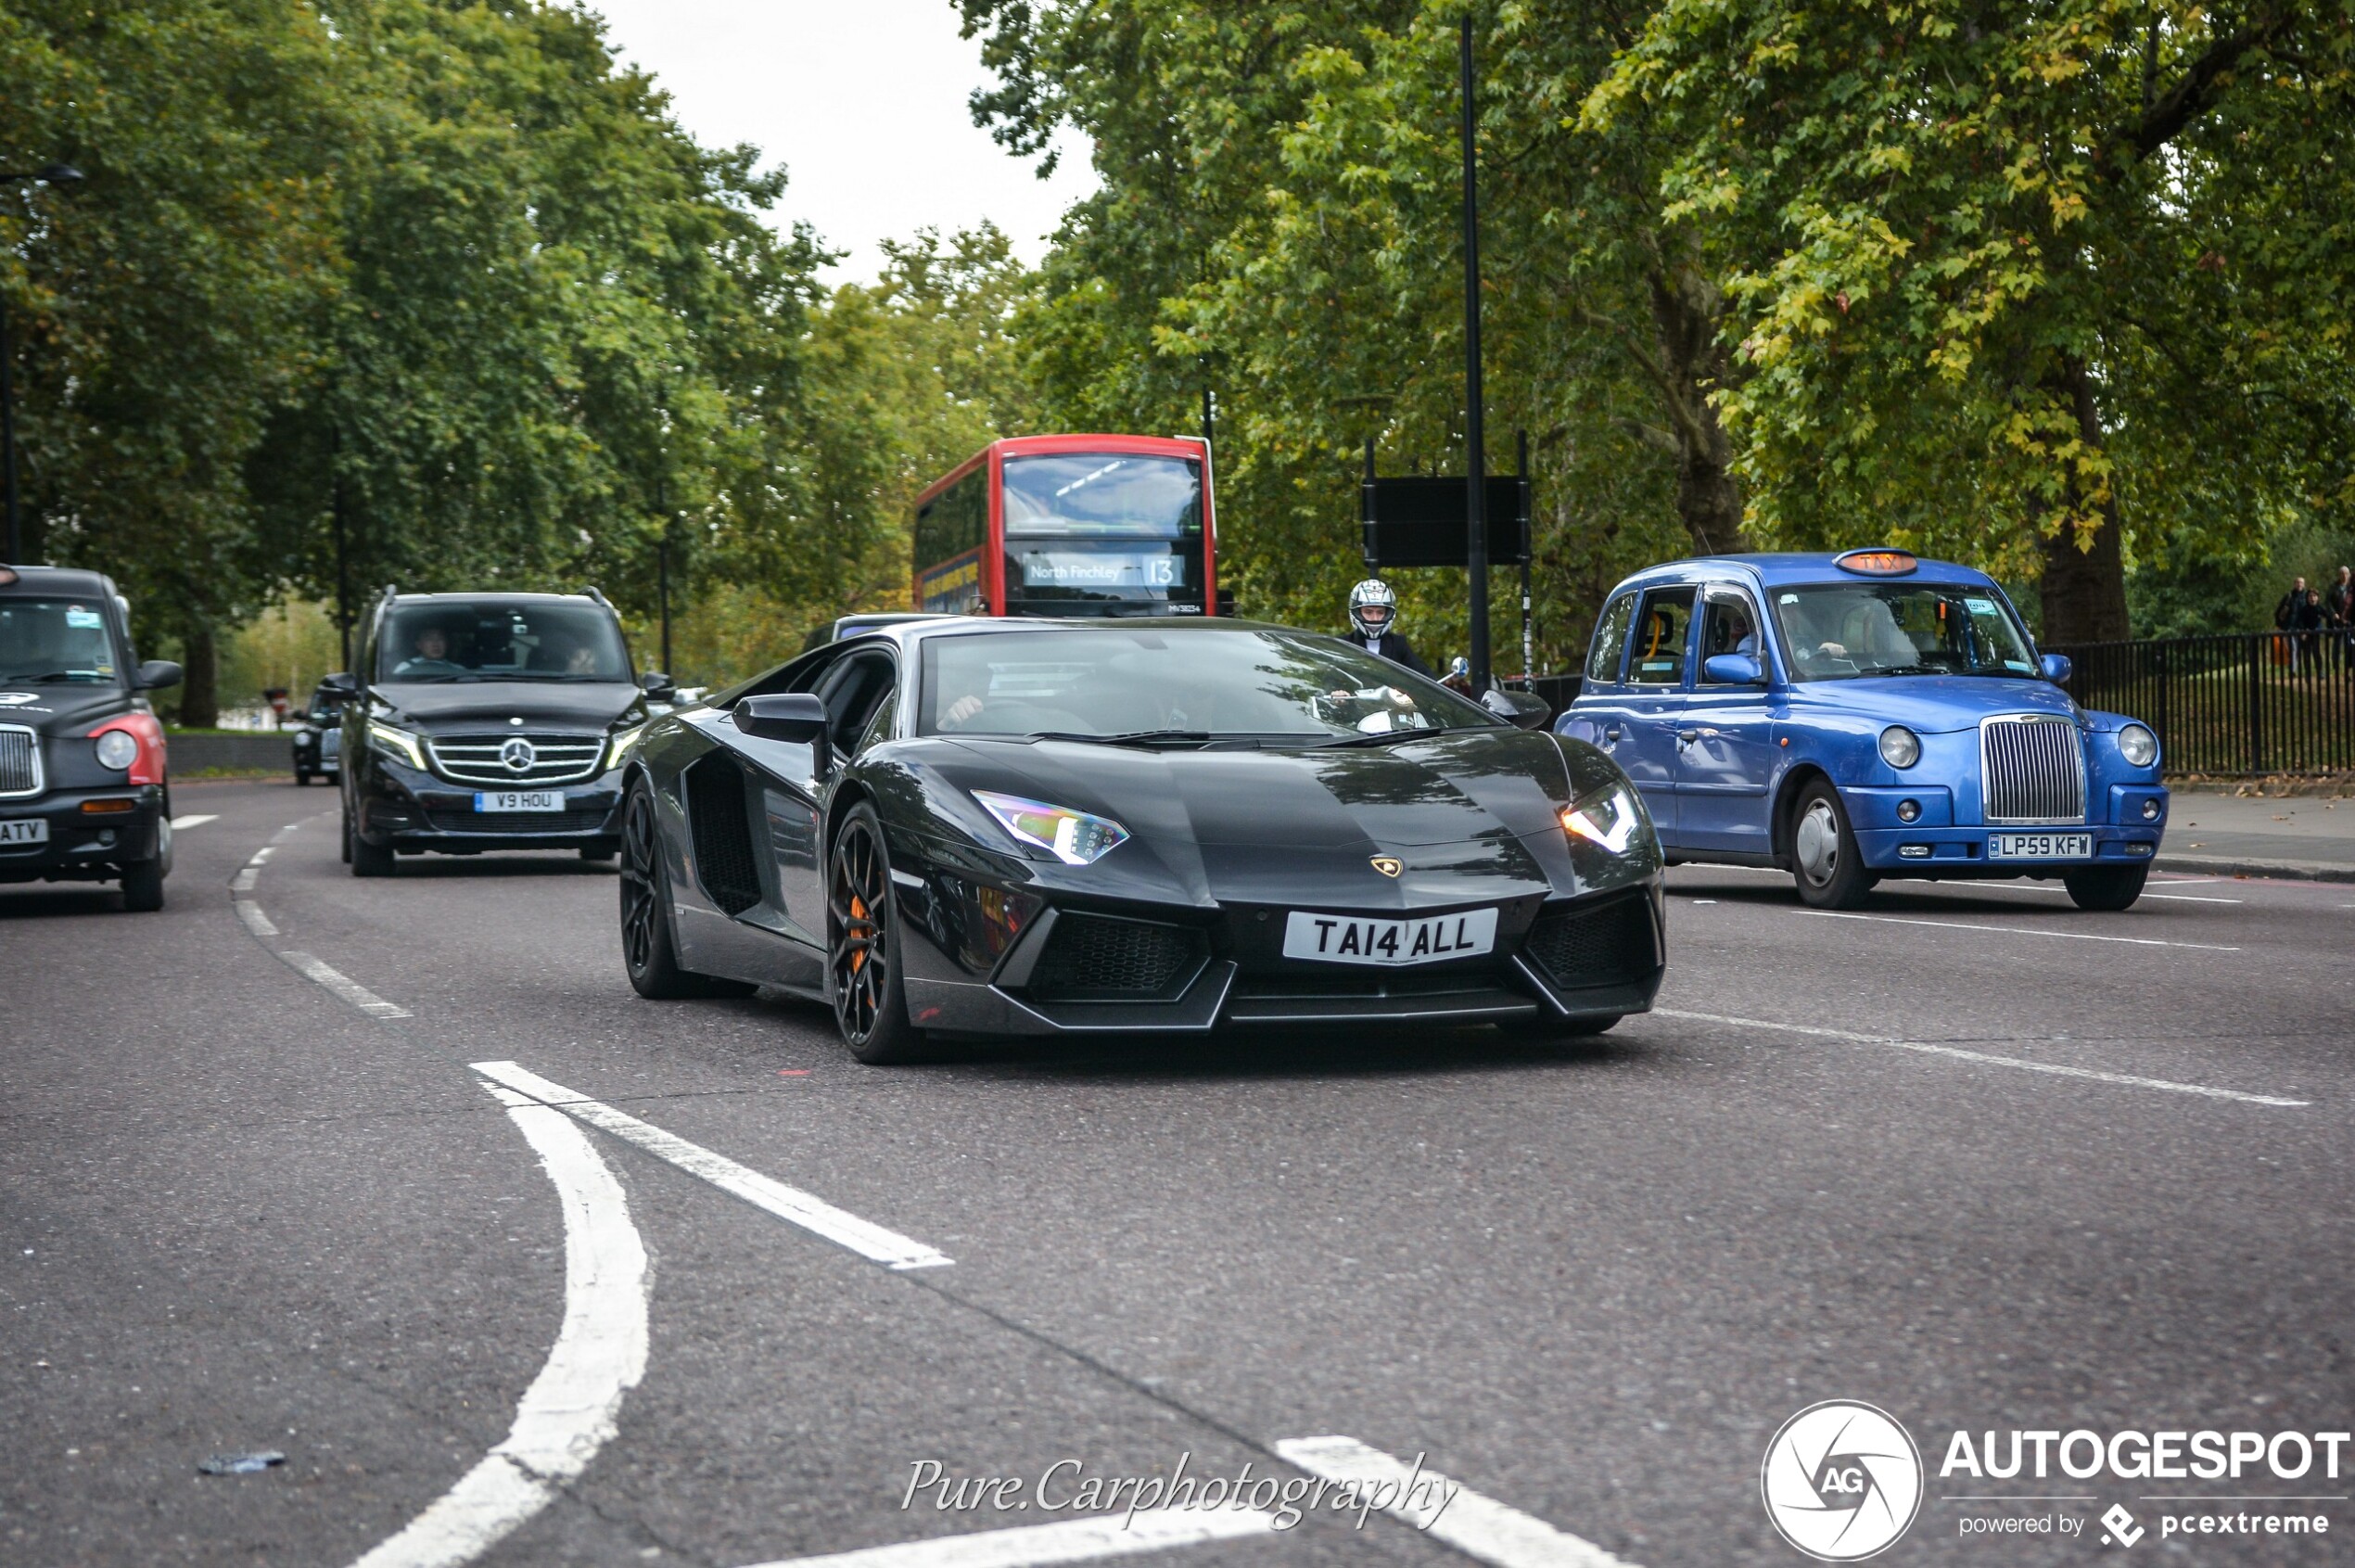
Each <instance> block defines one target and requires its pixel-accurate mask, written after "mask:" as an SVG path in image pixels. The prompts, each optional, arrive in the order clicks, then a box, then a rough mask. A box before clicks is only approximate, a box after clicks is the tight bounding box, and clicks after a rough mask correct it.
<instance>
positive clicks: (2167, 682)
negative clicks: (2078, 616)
mask: <svg viewBox="0 0 2355 1568" xmlns="http://www.w3.org/2000/svg"><path fill="white" fill-rule="evenodd" d="M2044 651H2045V652H2047V653H2055V654H2065V655H2067V656H2068V657H2069V662H2070V664H2071V665H2072V666H2074V668H2073V669H2071V670H2070V672H2069V695H2071V696H2073V697H2075V698H2076V699H2077V700H2078V702H2079V703H2080V704H2081V705H2083V706H2084V707H2086V708H2099V709H2103V710H2106V711H2108V712H2112V713H2123V714H2126V715H2128V716H2129V717H2132V718H2135V719H2139V720H2142V721H2143V722H2145V724H2148V725H2149V726H2150V727H2151V728H2152V729H2153V730H2155V731H2157V732H2158V741H2159V746H2160V747H2161V758H2162V763H2161V765H2162V766H2163V767H2164V768H2165V769H2166V771H2168V772H2170V773H2207V774H2221V775H2228V776H2247V775H2251V774H2258V773H2324V772H2333V771H2341V770H2346V769H2355V638H2350V636H2349V633H2347V632H2346V631H2307V632H2299V631H2257V632H2239V633H2233V634H2230V635H2225V636H2216V637H2168V638H2160V639H2155V640H2152V641H2147V642H2138V643H2083V644H2075V645H2073V646H2053V647H2048V648H2046V649H2045V650H2044Z"/></svg>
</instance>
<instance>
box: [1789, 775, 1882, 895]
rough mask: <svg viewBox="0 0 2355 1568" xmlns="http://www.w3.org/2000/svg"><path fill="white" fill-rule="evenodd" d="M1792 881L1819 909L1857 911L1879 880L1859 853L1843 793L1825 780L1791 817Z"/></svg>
mask: <svg viewBox="0 0 2355 1568" xmlns="http://www.w3.org/2000/svg"><path fill="white" fill-rule="evenodd" d="M1790 860H1791V879H1792V880H1793V881H1795V882H1796V883H1798V884H1799V897H1800V901H1801V902H1802V903H1805V904H1807V905H1810V906H1811V907H1813V908H1815V909H1819V910H1852V909H1855V908H1857V907H1858V906H1859V905H1861V904H1863V903H1864V901H1865V896H1866V895H1867V894H1869V893H1871V892H1872V890H1873V884H1874V882H1875V881H1876V880H1877V878H1875V877H1874V875H1873V873H1871V872H1869V871H1867V870H1865V857H1864V856H1862V855H1861V854H1859V853H1857V850H1856V835H1855V834H1854V833H1852V832H1851V831H1850V830H1849V826H1848V813H1847V812H1846V811H1845V810H1843V809H1841V808H1840V804H1839V791H1838V790H1836V789H1834V788H1832V786H1831V785H1830V784H1827V783H1825V782H1824V781H1823V780H1821V779H1817V780H1816V781H1815V782H1814V783H1813V784H1809V785H1808V786H1807V787H1806V789H1805V790H1803V791H1802V792H1801V795H1800V797H1799V810H1798V812H1797V814H1796V815H1794V816H1793V817H1792V819H1791V829H1790Z"/></svg>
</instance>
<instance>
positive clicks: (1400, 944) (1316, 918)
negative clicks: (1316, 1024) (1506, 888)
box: [1284, 909, 1496, 964]
mask: <svg viewBox="0 0 2355 1568" xmlns="http://www.w3.org/2000/svg"><path fill="white" fill-rule="evenodd" d="M1495 947H1496V911H1495V910H1493V909H1489V910H1464V911H1459V912H1458V913H1456V914H1433V915H1424V916H1421V917H1419V918H1418V919H1414V920H1368V919H1366V918H1364V917H1362V916H1355V915H1346V914H1311V913H1309V912H1308V911H1305V910H1295V911H1292V914H1291V915H1290V916H1289V917H1288V918H1287V919H1286V920H1285V922H1284V956H1285V957H1286V958H1305V959H1314V960H1317V961H1318V962H1325V963H1389V964H1397V963H1436V962H1440V961H1441V960H1443V959H1450V958H1475V957H1477V956H1479V955H1480V954H1482V953H1484V952H1488V951H1490V950H1493V949H1494V948H1495Z"/></svg>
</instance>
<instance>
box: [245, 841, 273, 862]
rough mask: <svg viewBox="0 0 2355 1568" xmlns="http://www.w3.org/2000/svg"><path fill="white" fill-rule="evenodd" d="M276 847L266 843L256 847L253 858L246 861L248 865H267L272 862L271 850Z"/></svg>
mask: <svg viewBox="0 0 2355 1568" xmlns="http://www.w3.org/2000/svg"><path fill="white" fill-rule="evenodd" d="M274 848H276V846H275V845H271V844H265V845H263V846H262V847H261V848H259V849H256V850H255V851H254V852H253V859H252V860H248V861H247V862H246V864H248V865H249V866H266V865H268V864H269V863H270V851H271V850H272V849H274Z"/></svg>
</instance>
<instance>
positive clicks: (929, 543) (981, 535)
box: [916, 463, 989, 615]
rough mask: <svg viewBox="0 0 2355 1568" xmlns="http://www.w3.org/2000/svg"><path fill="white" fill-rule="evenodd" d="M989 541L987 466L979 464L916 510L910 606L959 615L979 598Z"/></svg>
mask: <svg viewBox="0 0 2355 1568" xmlns="http://www.w3.org/2000/svg"><path fill="white" fill-rule="evenodd" d="M988 542H989V465H987V464H986V463H985V464H983V465H980V466H978V467H976V468H975V469H974V471H973V472H972V473H970V474H967V475H966V476H965V477H964V478H961V479H959V480H958V481H957V482H956V483H955V484H953V485H951V486H949V487H948V489H947V490H945V491H941V492H940V494H938V495H936V496H935V497H934V498H933V500H932V502H931V504H929V505H927V506H925V507H924V508H923V510H922V511H920V512H918V513H917V514H916V561H917V567H916V607H917V608H918V609H920V610H933V611H939V612H946V613H948V614H951V615H958V614H962V613H963V612H964V611H966V610H969V609H971V608H972V607H973V606H974V600H976V599H978V598H980V597H981V553H982V549H983V547H984V546H985V545H987V543H988Z"/></svg>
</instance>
